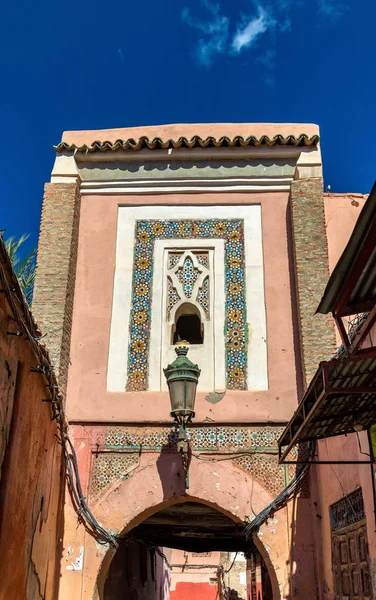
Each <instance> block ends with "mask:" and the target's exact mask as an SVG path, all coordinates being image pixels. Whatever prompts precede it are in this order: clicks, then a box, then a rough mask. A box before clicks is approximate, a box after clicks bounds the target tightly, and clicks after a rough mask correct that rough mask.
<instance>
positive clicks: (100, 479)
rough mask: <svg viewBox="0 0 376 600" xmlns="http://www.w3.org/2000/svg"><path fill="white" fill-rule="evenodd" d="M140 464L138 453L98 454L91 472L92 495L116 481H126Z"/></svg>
mask: <svg viewBox="0 0 376 600" xmlns="http://www.w3.org/2000/svg"><path fill="white" fill-rule="evenodd" d="M138 462H139V455H138V453H137V454H136V453H132V454H131V453H127V454H120V453H118V452H114V453H109V452H105V453H103V454H96V455H95V456H94V464H93V468H92V472H91V480H90V494H91V495H93V496H95V495H96V494H98V493H100V492H101V491H102V490H103V489H104V488H106V487H107V486H108V485H109V484H110V483H113V482H114V481H116V480H119V481H124V480H125V479H128V477H129V471H130V470H132V469H133V468H134V467H135V466H136V465H138Z"/></svg>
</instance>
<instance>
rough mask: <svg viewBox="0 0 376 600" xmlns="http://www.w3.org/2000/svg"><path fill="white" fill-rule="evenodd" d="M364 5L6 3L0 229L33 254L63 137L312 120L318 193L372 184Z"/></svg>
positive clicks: (373, 49) (0, 53)
mask: <svg viewBox="0 0 376 600" xmlns="http://www.w3.org/2000/svg"><path fill="white" fill-rule="evenodd" d="M375 22H376V2H375V1H374V0H357V1H355V0H347V1H346V0H343V1H342V0H341V1H337V0H268V1H265V2H264V1H260V2H257V1H253V0H244V1H242V0H238V1H237V0H232V1H231V2H230V1H229V0H222V1H221V2H211V1H210V0H189V1H188V0H164V1H163V2H155V0H143V1H139V2H127V1H124V0H123V2H118V1H117V0H112V1H111V0H110V1H109V2H105V3H104V2H99V1H96V0H91V1H90V2H88V1H87V0H80V2H77V1H75V2H73V1H71V0H66V1H65V2H64V3H57V2H54V1H53V0H52V1H51V0H49V1H48V2H47V1H46V0H39V1H37V2H31V1H22V0H21V1H18V2H12V3H11V2H7V3H3V4H2V8H1V18H0V23H1V24H0V65H1V79H2V92H1V96H0V102H1V113H0V114H1V119H2V125H1V129H2V139H1V145H0V158H1V163H0V164H1V168H0V190H1V213H0V215H1V219H0V229H2V228H6V233H5V237H6V236H7V235H11V234H15V235H19V234H21V233H23V232H30V234H31V238H30V245H33V244H36V242H37V236H38V229H39V219H40V210H41V201H42V192H43V184H44V182H45V181H48V179H49V175H50V172H51V168H52V165H53V161H54V152H53V149H52V146H53V144H55V143H57V142H59V140H60V138H61V133H62V131H64V130H69V129H101V128H111V127H126V126H137V125H143V124H153V125H154V124H159V123H174V122H216V121H222V122H227V121H233V122H258V121H266V122H314V123H318V124H319V125H320V127H321V137H322V150H323V158H324V177H325V185H327V184H330V185H331V189H332V191H333V192H342V191H351V192H363V193H364V192H368V191H370V189H371V186H372V184H373V181H374V179H375V178H376V160H375V154H376V151H375V148H376V145H375V140H376V110H375V101H374V98H375V92H376V83H375V64H376V44H375V42H374V35H375V34H374V28H375Z"/></svg>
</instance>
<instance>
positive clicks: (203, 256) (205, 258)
mask: <svg viewBox="0 0 376 600" xmlns="http://www.w3.org/2000/svg"><path fill="white" fill-rule="evenodd" d="M193 254H194V255H195V256H196V258H197V262H199V263H200V265H202V266H203V267H205V268H206V269H208V268H209V253H208V252H194V253H193Z"/></svg>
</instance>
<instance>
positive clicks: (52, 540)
mask: <svg viewBox="0 0 376 600" xmlns="http://www.w3.org/2000/svg"><path fill="white" fill-rule="evenodd" d="M3 258H4V257H3V255H2V254H1V249H0V269H4V270H5V272H6V275H7V277H8V278H9V285H10V286H11V287H12V286H13V284H12V283H11V279H10V273H9V271H7V267H6V264H5V262H4V261H3ZM17 306H19V303H17ZM18 329H19V327H18V325H17V323H16V322H15V321H14V320H13V315H12V312H11V310H10V307H9V305H8V303H7V300H6V298H5V294H0V433H1V435H0V556H1V560H0V600H36V599H37V598H42V597H43V598H44V600H55V599H56V597H57V586H58V581H59V571H60V550H61V549H60V546H59V540H60V538H61V514H62V506H61V502H62V482H63V472H62V455H61V448H60V446H59V444H58V442H57V438H56V437H55V434H56V432H57V428H56V422H55V421H52V420H51V410H50V405H49V403H48V402H42V400H43V399H44V398H48V397H49V391H48V388H47V387H46V380H45V379H44V377H43V376H42V375H40V374H36V373H33V372H31V371H30V369H31V368H32V367H34V368H35V366H36V365H37V364H38V359H37V358H36V356H35V355H34V353H33V351H32V349H31V346H30V344H29V342H28V341H27V340H26V339H25V337H23V336H15V335H9V332H10V333H14V332H16V331H17V330H18Z"/></svg>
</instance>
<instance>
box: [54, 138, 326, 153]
mask: <svg viewBox="0 0 376 600" xmlns="http://www.w3.org/2000/svg"><path fill="white" fill-rule="evenodd" d="M319 140H320V136H319V135H312V136H311V137H309V136H308V135H306V134H305V133H302V134H300V135H298V136H297V137H295V136H294V135H288V136H283V135H275V136H274V137H272V138H269V137H268V136H267V135H262V136H261V137H260V138H257V137H256V136H254V135H250V136H248V137H246V138H243V137H242V136H241V135H236V136H235V137H233V138H229V137H227V136H222V137H220V138H218V139H216V138H215V137H213V136H208V137H206V138H201V137H200V136H199V135H194V136H193V137H191V138H190V139H188V138H186V137H179V138H178V139H177V140H173V139H167V140H163V139H162V138H160V137H155V138H153V139H149V138H148V137H147V136H141V137H140V138H138V139H137V140H135V139H134V138H129V139H127V140H116V142H109V141H104V142H101V141H95V142H93V143H92V144H91V145H90V146H87V145H86V144H84V145H82V146H76V145H75V144H67V143H66V142H60V144H58V145H57V146H54V148H55V150H56V152H58V153H62V152H74V151H77V152H114V151H116V150H124V151H132V152H134V151H138V150H142V149H144V148H148V149H149V150H167V149H169V148H174V149H179V148H197V147H198V148H221V147H225V148H246V147H249V146H278V145H280V146H314V145H316V144H318V142H319Z"/></svg>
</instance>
